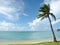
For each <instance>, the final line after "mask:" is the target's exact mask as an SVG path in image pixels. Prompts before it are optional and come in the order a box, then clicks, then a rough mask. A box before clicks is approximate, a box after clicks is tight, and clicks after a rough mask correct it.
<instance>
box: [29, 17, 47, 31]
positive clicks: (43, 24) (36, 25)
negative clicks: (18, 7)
mask: <svg viewBox="0 0 60 45" xmlns="http://www.w3.org/2000/svg"><path fill="white" fill-rule="evenodd" d="M47 23H48V20H47V21H46V19H45V20H41V19H37V18H36V19H35V20H33V21H32V22H29V23H28V24H29V26H30V28H31V30H32V31H46V29H48V28H47V27H48V24H47ZM41 29H42V30H41Z"/></svg>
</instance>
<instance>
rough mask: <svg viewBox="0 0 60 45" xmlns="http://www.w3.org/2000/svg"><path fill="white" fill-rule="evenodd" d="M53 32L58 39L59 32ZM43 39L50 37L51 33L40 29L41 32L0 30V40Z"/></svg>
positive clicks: (59, 36) (59, 37)
mask: <svg viewBox="0 0 60 45" xmlns="http://www.w3.org/2000/svg"><path fill="white" fill-rule="evenodd" d="M55 34H56V38H57V39H60V32H55ZM45 39H52V34H51V32H50V31H41V32H18V31H7V32H6V31H5V32H4V31H0V42H2V41H26V40H45Z"/></svg>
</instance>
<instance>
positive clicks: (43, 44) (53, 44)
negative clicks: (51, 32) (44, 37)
mask: <svg viewBox="0 0 60 45" xmlns="http://www.w3.org/2000/svg"><path fill="white" fill-rule="evenodd" d="M6 45H60V41H58V42H44V43H37V44H6Z"/></svg>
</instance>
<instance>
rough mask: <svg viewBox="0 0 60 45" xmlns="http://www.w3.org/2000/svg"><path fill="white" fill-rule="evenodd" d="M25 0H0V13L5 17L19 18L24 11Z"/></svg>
mask: <svg viewBox="0 0 60 45" xmlns="http://www.w3.org/2000/svg"><path fill="white" fill-rule="evenodd" d="M23 9H24V2H23V1H22V0H0V14H1V13H2V14H3V15H1V16H4V18H7V19H11V20H18V19H19V15H21V13H22V12H23Z"/></svg>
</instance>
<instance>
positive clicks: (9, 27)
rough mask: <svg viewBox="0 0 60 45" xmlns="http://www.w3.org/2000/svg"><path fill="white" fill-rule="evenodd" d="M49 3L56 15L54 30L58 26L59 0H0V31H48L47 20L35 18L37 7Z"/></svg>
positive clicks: (53, 22) (59, 19) (59, 25)
mask: <svg viewBox="0 0 60 45" xmlns="http://www.w3.org/2000/svg"><path fill="white" fill-rule="evenodd" d="M43 4H50V8H51V11H50V12H52V13H53V14H54V15H55V16H56V18H57V19H56V21H54V20H53V18H52V17H51V20H52V25H53V28H54V30H55V31H56V30H57V29H59V28H60V16H59V15H60V0H0V31H49V30H50V25H49V20H48V19H44V20H42V21H41V19H40V18H39V19H37V16H38V14H39V11H38V10H39V8H40V7H41V6H42V5H43Z"/></svg>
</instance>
